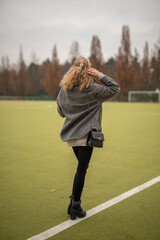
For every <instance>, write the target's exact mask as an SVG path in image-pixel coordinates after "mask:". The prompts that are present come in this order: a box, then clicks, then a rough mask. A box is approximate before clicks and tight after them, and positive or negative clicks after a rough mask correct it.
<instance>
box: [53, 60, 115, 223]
mask: <svg viewBox="0 0 160 240" xmlns="http://www.w3.org/2000/svg"><path fill="white" fill-rule="evenodd" d="M93 77H96V78H98V79H99V80H100V81H101V82H102V83H103V84H102V85H101V84H98V83H96V81H95V79H93ZM60 86H61V89H60V91H59V94H58V97H57V110H58V113H59V114H60V116H61V117H65V118H66V119H65V122H64V124H63V127H62V130H61V134H60V135H61V139H62V140H63V141H64V142H67V143H68V146H71V147H72V148H73V151H74V153H75V155H76V158H77V160H78V166H77V171H76V174H75V177H74V181H73V188H72V195H71V196H70V198H71V201H70V204H69V206H68V214H70V215H71V219H72V220H74V219H76V217H80V218H82V217H85V216H86V212H85V211H83V209H82V208H81V194H82V191H83V186H84V181H85V175H86V171H87V168H88V167H89V162H90V159H91V156H92V152H93V147H90V146H86V141H87V137H88V133H89V132H90V130H91V122H90V120H92V128H94V129H97V131H102V127H101V122H102V103H103V102H104V101H106V100H108V99H109V98H110V97H112V96H114V95H115V94H116V93H118V92H119V91H120V87H119V85H118V84H117V83H116V82H115V81H114V80H113V79H111V78H110V77H108V76H106V75H104V74H103V73H101V72H99V71H98V70H97V69H95V68H93V67H92V68H91V63H90V61H89V59H86V58H84V57H80V58H78V59H76V60H75V62H74V64H73V66H71V68H70V69H69V71H68V72H67V73H66V74H65V75H64V77H63V79H62V81H61V82H60Z"/></svg>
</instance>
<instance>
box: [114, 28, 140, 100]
mask: <svg viewBox="0 0 160 240" xmlns="http://www.w3.org/2000/svg"><path fill="white" fill-rule="evenodd" d="M114 77H115V80H116V81H117V82H118V83H119V84H120V87H121V93H122V94H124V95H127V94H128V91H129V90H133V89H134V88H135V85H136V80H137V76H136V66H135V60H134V57H133V56H132V54H131V44H130V31H129V27H128V26H123V27H122V39H121V47H119V50H118V55H117V57H116V72H115V75H114Z"/></svg>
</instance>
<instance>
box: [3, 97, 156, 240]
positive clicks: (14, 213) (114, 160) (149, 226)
mask: <svg viewBox="0 0 160 240" xmlns="http://www.w3.org/2000/svg"><path fill="white" fill-rule="evenodd" d="M63 121H64V119H63V118H61V117H60V116H59V115H58V113H57V110H56V103H55V102H53V101H44V102H43V101H41V102H38V101H1V102H0V178H1V180H0V191H1V193H0V195H1V196H0V239H2V240H23V239H27V238H29V237H31V236H33V235H36V234H38V233H41V232H43V231H45V230H47V229H49V228H51V227H53V226H55V225H57V224H59V223H61V222H63V221H66V220H67V219H69V216H68V215H67V214H66V210H67V206H68V203H69V198H68V197H69V195H70V194H71V190H72V182H73V177H74V174H75V170H76V165H77V160H76V158H75V156H74V153H73V151H72V148H71V147H68V146H67V144H66V143H64V142H62V141H61V139H60V135H59V134H60V130H61V127H62V125H63ZM102 127H103V132H104V135H105V143H104V148H103V149H96V148H95V149H94V151H93V155H92V159H91V162H90V166H89V169H88V171H87V175H86V182H85V187H84V191H83V194H82V207H83V208H84V209H85V210H89V209H91V208H93V207H95V206H97V205H99V204H101V203H103V202H105V201H107V200H109V199H111V198H113V197H116V196H118V195H119V194H121V193H123V192H126V191H128V190H130V189H131V188H134V187H136V186H138V185H140V184H143V183H144V182H146V181H148V180H151V179H152V178H155V177H157V176H159V175H160V164H159V161H160V147H159V146H160V144H159V143H160V131H159V130H160V104H156V103H154V104H152V103H115V102H106V103H104V104H103V120H102ZM159 186H160V183H157V184H155V185H153V186H151V187H149V188H147V189H146V190H144V191H142V192H140V193H137V194H135V195H133V196H132V197H130V198H128V199H126V200H124V201H122V202H120V203H118V204H116V205H114V206H112V207H110V208H108V209H106V210H104V211H102V212H100V213H98V214H96V215H95V216H93V217H91V218H88V219H86V220H84V221H83V222H81V223H79V224H77V225H75V226H73V227H71V228H69V229H67V230H65V231H64V232H62V233H59V234H57V235H55V236H54V237H52V238H50V239H64V240H67V239H76V240H80V239H86V240H88V239H92V240H94V239H96V240H98V239H109V240H121V239H123V240H127V239H136V240H143V239H145V240H158V239H159V235H160V230H159V226H160V220H159V212H160V203H159V198H160V192H159ZM52 189H55V192H51V191H50V190H52Z"/></svg>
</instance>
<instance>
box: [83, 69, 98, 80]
mask: <svg viewBox="0 0 160 240" xmlns="http://www.w3.org/2000/svg"><path fill="white" fill-rule="evenodd" d="M85 71H86V72H87V73H88V74H90V75H92V76H93V77H98V78H99V76H100V74H101V73H100V72H99V71H98V70H97V69H95V68H93V67H92V68H88V69H86V70H85Z"/></svg>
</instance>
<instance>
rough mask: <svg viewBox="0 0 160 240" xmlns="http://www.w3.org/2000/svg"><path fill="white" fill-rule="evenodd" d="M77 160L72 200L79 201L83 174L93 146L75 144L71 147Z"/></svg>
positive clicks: (83, 180)
mask: <svg viewBox="0 0 160 240" xmlns="http://www.w3.org/2000/svg"><path fill="white" fill-rule="evenodd" d="M72 148H73V151H74V153H75V155H76V157H77V160H78V166H77V171H76V174H75V177H74V182H73V189H72V194H73V195H74V200H75V201H79V200H80V198H81V194H82V191H83V187H84V182H85V176H86V171H87V168H88V167H89V162H90V159H91V156H92V151H93V147H88V146H76V147H72Z"/></svg>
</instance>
